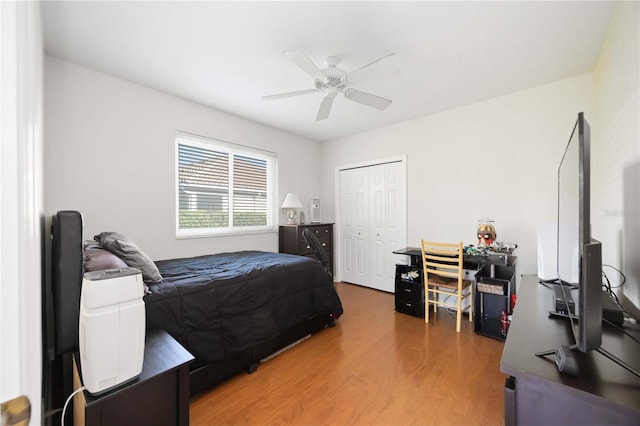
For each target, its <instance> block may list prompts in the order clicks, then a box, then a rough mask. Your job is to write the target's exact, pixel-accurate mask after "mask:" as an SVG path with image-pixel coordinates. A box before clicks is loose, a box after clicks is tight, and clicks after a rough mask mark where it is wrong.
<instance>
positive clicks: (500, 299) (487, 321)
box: [474, 264, 516, 340]
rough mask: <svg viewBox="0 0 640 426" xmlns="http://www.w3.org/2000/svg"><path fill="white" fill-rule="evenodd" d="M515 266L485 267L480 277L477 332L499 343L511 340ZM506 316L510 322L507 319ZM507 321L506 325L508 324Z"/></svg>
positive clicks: (477, 291)
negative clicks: (509, 333)
mask: <svg viewBox="0 0 640 426" xmlns="http://www.w3.org/2000/svg"><path fill="white" fill-rule="evenodd" d="M515 277H516V268H515V264H512V265H495V264H493V265H492V264H485V265H484V266H483V267H482V268H481V269H480V271H479V272H478V273H477V274H476V286H475V287H476V291H475V294H474V299H475V300H474V331H475V332H476V333H478V334H482V335H484V336H488V337H493V338H495V339H499V340H505V339H506V338H507V332H508V328H509V320H508V318H510V316H511V295H513V294H514V293H515V291H514V290H515V283H516V282H515ZM503 313H504V316H506V317H508V318H503ZM505 321H506V322H505Z"/></svg>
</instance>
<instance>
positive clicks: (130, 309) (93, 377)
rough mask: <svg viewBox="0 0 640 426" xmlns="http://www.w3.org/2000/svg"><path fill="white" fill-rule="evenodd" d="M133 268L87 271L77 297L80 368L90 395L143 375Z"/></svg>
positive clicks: (138, 282)
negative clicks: (78, 302) (78, 298)
mask: <svg viewBox="0 0 640 426" xmlns="http://www.w3.org/2000/svg"><path fill="white" fill-rule="evenodd" d="M143 296H144V284H143V281H142V274H141V273H140V270H138V269H136V268H122V269H106V270H102V271H93V272H87V273H85V274H84V278H83V281H82V291H81V294H80V318H79V323H80V325H79V343H80V370H81V373H82V381H83V384H84V387H85V389H86V390H87V391H88V392H89V393H90V394H93V395H96V394H101V393H104V392H107V391H109V390H111V389H114V388H116V387H117V386H119V385H121V384H124V383H126V382H129V381H131V380H134V379H136V378H137V377H138V376H139V375H140V373H141V372H142V362H143V360H144V340H145V306H144V301H143V299H142V297H143Z"/></svg>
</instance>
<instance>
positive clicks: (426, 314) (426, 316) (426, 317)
mask: <svg viewBox="0 0 640 426" xmlns="http://www.w3.org/2000/svg"><path fill="white" fill-rule="evenodd" d="M426 290H427V291H426V292H425V295H424V322H425V323H426V324H429V287H427V288H426Z"/></svg>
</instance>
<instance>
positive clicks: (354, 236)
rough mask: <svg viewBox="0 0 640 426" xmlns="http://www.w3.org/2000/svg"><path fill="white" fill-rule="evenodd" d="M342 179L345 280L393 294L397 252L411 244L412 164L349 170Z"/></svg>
mask: <svg viewBox="0 0 640 426" xmlns="http://www.w3.org/2000/svg"><path fill="white" fill-rule="evenodd" d="M339 179H340V201H339V210H340V214H339V218H340V219H339V220H340V223H339V239H340V250H339V252H340V254H339V256H340V259H339V262H338V263H339V265H340V266H339V267H340V279H341V280H342V281H346V282H350V283H353V284H359V285H364V286H367V287H372V288H375V289H378V290H383V291H388V292H393V291H394V278H395V264H396V262H397V261H398V256H397V255H394V254H393V253H392V252H393V251H394V250H397V249H400V248H404V247H406V240H407V231H406V229H407V225H406V221H407V213H406V212H407V207H406V204H407V200H406V199H407V197H406V192H407V188H406V161H405V160H404V159H400V160H394V161H389V162H382V163H377V164H372V165H366V166H359V167H353V168H348V167H345V168H342V169H341V170H340V173H339Z"/></svg>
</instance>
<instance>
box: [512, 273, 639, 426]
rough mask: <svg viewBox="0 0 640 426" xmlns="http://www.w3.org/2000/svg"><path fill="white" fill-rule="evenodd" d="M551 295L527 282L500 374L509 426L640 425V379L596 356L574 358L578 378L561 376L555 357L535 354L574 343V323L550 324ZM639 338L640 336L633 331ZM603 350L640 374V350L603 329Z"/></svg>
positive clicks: (555, 321)
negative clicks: (539, 425) (572, 330)
mask: <svg viewBox="0 0 640 426" xmlns="http://www.w3.org/2000/svg"><path fill="white" fill-rule="evenodd" d="M551 305H552V290H550V289H548V288H546V287H544V286H542V285H540V284H538V278H537V277H535V276H527V275H525V276H523V278H522V284H521V286H520V291H519V294H518V302H517V304H516V307H515V310H514V314H513V319H512V322H511V326H510V329H509V335H508V336H507V340H506V342H505V346H504V350H503V352H502V359H501V360H500V371H502V372H503V373H505V374H508V375H510V376H511V377H510V378H509V379H507V385H506V386H505V424H507V425H511V424H562V425H570V424H579V425H589V424H592V425H605V424H606V425H614V424H629V425H631V424H634V425H638V424H639V423H640V378H638V377H636V376H634V375H633V374H631V373H630V372H628V371H627V370H625V369H623V368H622V367H620V366H619V365H617V364H615V363H613V362H612V361H610V360H609V359H607V358H605V357H604V356H602V355H601V354H599V353H597V352H590V353H587V354H584V353H581V352H575V353H574V354H575V357H576V360H577V361H578V367H579V369H580V376H579V377H572V376H567V375H563V374H560V373H559V372H558V370H557V368H556V366H555V364H554V362H553V356H549V357H545V358H541V357H536V356H535V355H534V354H535V353H536V352H540V351H544V350H549V349H555V348H556V347H558V346H559V345H561V344H564V345H569V344H571V343H573V336H572V333H571V328H570V323H569V322H568V321H566V320H561V319H550V318H548V312H549V310H550V308H551ZM632 333H634V334H635V335H636V338H638V337H640V330H638V329H636V330H634V331H632ZM602 347H603V348H604V349H606V350H607V351H609V352H611V353H613V354H614V355H615V356H617V357H619V358H620V359H622V360H623V361H625V362H627V363H629V364H630V365H631V366H632V367H634V368H636V369H640V346H639V345H638V343H637V342H634V341H633V340H632V339H631V338H629V337H628V336H625V335H624V334H623V333H621V332H620V331H618V330H616V329H614V328H613V327H610V326H607V325H606V324H604V325H603V335H602Z"/></svg>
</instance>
